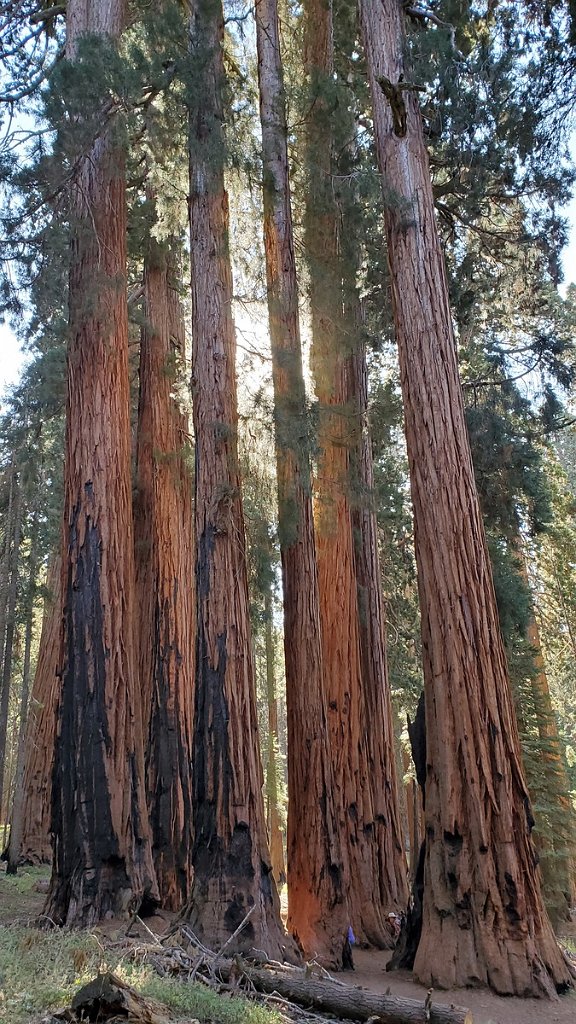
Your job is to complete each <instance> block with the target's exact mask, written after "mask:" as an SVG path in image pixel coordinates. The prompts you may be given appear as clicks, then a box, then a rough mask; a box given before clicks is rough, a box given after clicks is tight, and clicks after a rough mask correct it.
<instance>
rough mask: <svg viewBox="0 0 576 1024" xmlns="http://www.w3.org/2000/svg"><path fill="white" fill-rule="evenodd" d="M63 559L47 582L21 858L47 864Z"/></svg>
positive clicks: (52, 565) (30, 731)
mask: <svg viewBox="0 0 576 1024" xmlns="http://www.w3.org/2000/svg"><path fill="white" fill-rule="evenodd" d="M61 575H62V560H61V557H60V554H58V555H57V556H54V558H53V559H52V561H51V563H50V566H49V569H48V577H47V580H46V586H47V590H48V593H47V596H46V598H45V600H44V614H43V617H42V632H41V634H40V644H39V647H38V660H37V662H36V671H35V673H34V683H33V686H32V700H31V702H30V711H29V714H28V723H27V730H26V753H25V769H24V806H23V824H22V840H21V844H20V861H21V863H23V864H49V863H50V861H51V860H52V840H51V837H50V827H51V816H52V771H53V765H54V740H55V735H56V716H57V708H58V695H59V689H60V679H59V677H58V674H57V673H58V659H59V650H60V629H61V623H62V596H61V595H62V580H61Z"/></svg>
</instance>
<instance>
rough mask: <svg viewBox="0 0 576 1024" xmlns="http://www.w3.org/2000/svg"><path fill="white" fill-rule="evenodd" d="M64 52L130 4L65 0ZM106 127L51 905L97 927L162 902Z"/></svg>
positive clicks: (87, 163) (72, 377)
mask: <svg viewBox="0 0 576 1024" xmlns="http://www.w3.org/2000/svg"><path fill="white" fill-rule="evenodd" d="M66 20H67V56H68V58H69V59H70V60H71V61H72V62H73V63H74V62H75V61H77V60H78V52H77V51H78V47H79V43H80V42H81V40H82V37H83V36H86V35H90V34H91V35H93V36H96V35H97V36H100V38H101V39H102V42H103V43H104V42H105V43H106V44H107V45H113V42H114V41H116V40H117V39H118V38H119V36H120V33H121V31H122V27H123V21H124V2H123V0H98V2H94V3H91V4H86V2H85V0H70V2H69V3H68V6H67V19H66ZM117 138H118V136H117V132H115V131H114V129H113V128H111V127H104V128H103V129H102V133H101V135H100V136H99V137H98V138H97V139H96V141H95V142H94V143H93V144H92V146H91V147H90V150H89V152H88V153H87V154H86V155H85V156H82V157H81V158H80V159H79V166H78V171H77V176H76V178H75V181H74V183H73V185H72V191H71V197H70V199H71V215H72V227H71V230H72V240H71V259H70V282H69V338H70V340H69V346H68V403H67V421H66V464H65V475H64V481H65V483H64V492H65V502H64V509H65V510H64V530H63V568H62V572H63V584H62V585H63V602H64V615H63V630H62V641H61V657H62V676H61V678H62V689H61V697H60V708H59V720H58V736H57V743H56V757H55V766H54V806H53V816H52V826H53V833H54V863H53V871H52V882H51V889H50V893H49V896H48V901H47V907H46V913H47V914H48V916H49V917H51V918H52V919H53V920H54V921H56V922H59V923H63V924H64V923H65V924H67V925H70V926H75V927H86V926H90V925H91V924H93V923H94V922H96V921H99V920H101V919H102V918H104V917H105V916H106V915H107V914H125V913H127V912H129V911H130V910H132V911H133V910H134V909H137V908H138V907H139V906H140V905H141V904H142V902H143V900H144V899H145V898H149V899H150V900H151V901H155V900H157V897H158V890H157V885H156V881H155V877H154V866H153V863H152V854H151V845H150V835H149V828H148V819H147V813H146V801H145V791H144V751H143V745H142V727H141V717H140V707H139V704H138V700H139V696H138V690H139V687H138V683H137V676H136V654H135V646H134V641H135V621H134V540H133V527H132V500H131V499H132V481H131V466H130V445H131V431H130V415H129V414H130V390H129V373H128V316H127V301H126V206H125V193H126V183H125V159H124V152H123V150H122V149H121V148H120V146H119V143H118V141H117Z"/></svg>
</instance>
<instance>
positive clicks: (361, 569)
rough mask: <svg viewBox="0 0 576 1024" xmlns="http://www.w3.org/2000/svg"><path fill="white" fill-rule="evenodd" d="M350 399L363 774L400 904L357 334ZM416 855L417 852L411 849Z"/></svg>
mask: <svg viewBox="0 0 576 1024" xmlns="http://www.w3.org/2000/svg"><path fill="white" fill-rule="evenodd" d="M352 377H353V387H352V394H353V404H354V407H355V411H356V415H357V416H358V420H359V423H358V430H357V435H358V436H357V448H356V452H355V456H356V460H357V465H356V471H357V474H358V483H359V485H360V486H359V491H360V499H359V502H358V503H357V507H356V509H355V510H354V512H353V516H352V523H353V527H354V537H355V541H356V545H355V565H356V583H357V587H358V623H359V630H360V655H361V668H362V681H363V688H364V708H365V725H364V730H365V734H366V741H367V747H368V757H369V762H368V774H369V778H370V781H371V785H372V799H373V803H374V819H375V830H376V839H377V844H376V845H377V854H378V868H379V870H378V880H379V885H380V901H381V904H382V906H384V907H388V908H390V906H392V908H393V909H395V910H398V909H404V907H405V906H406V900H407V898H408V886H407V880H406V855H405V852H404V840H403V835H402V823H401V814H400V806H399V804H400V796H399V789H398V775H397V767H396V765H397V758H396V742H395V736H394V718H393V712H392V699H391V694H390V682H389V677H388V661H387V657H386V613H385V610H384V598H383V594H382V573H381V569H380V556H379V551H378V523H377V519H376V509H375V507H374V465H373V461H372V440H371V437H370V428H369V424H368V367H367V365H366V348H365V345H364V343H363V342H362V341H361V340H360V338H358V341H357V346H356V351H355V353H354V356H353V369H352ZM416 856H417V854H416Z"/></svg>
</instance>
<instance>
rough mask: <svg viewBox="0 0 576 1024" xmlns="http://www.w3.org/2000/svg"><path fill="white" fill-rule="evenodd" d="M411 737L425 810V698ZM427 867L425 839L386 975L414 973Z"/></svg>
mask: <svg viewBox="0 0 576 1024" xmlns="http://www.w3.org/2000/svg"><path fill="white" fill-rule="evenodd" d="M408 736H409V737H410V746H411V748H412V760H413V761H414V767H415V769H416V779H417V781H418V785H419V786H420V789H421V790H422V806H423V807H425V806H426V706H425V702H424V694H423V693H422V694H421V695H420V700H419V701H418V707H417V709H416V717H415V719H414V721H413V722H411V721H410V719H408ZM425 863H426V837H424V840H423V842H422V845H421V846H420V853H419V854H418V864H417V866H416V872H415V875H414V882H413V883H412V892H411V893H410V900H409V903H408V907H407V908H406V914H405V916H404V919H403V921H402V927H401V929H400V935H399V936H398V942H397V943H396V949H395V950H394V954H393V955H392V957H391V959H390V960H389V961H388V963H387V965H386V970H387V971H396V970H400V969H402V968H405V969H406V970H408V971H411V970H412V968H413V967H414V961H415V959H416V953H417V951H418V946H419V945H420V937H421V935H422V907H423V900H424V865H425Z"/></svg>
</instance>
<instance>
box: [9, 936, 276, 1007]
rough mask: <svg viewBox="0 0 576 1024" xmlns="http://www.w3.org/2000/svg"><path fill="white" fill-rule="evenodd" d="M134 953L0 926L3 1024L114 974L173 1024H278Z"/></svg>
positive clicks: (65, 1000)
mask: <svg viewBox="0 0 576 1024" xmlns="http://www.w3.org/2000/svg"><path fill="white" fill-rule="evenodd" d="M131 955H132V954H131V951H129V950H126V949H122V950H115V949H107V948H105V946H104V945H103V942H102V939H101V937H100V936H99V935H98V934H97V933H94V932H66V931H54V930H51V931H40V930H38V929H36V928H24V927H20V926H14V925H8V926H0V1022H1V1024H31V1022H32V1021H36V1020H38V1019H39V1018H40V1017H41V1016H42V1014H43V1013H45V1012H46V1011H48V1010H54V1009H57V1008H59V1007H62V1006H66V1005H69V1004H70V1001H71V999H72V997H73V996H74V994H75V992H77V991H78V989H79V988H81V987H82V985H85V984H86V983H87V982H88V981H91V980H92V978H94V977H95V975H96V974H97V973H98V971H106V970H112V971H114V972H115V973H116V974H118V975H119V976H120V977H121V978H123V979H124V980H125V981H126V982H128V983H129V984H130V985H132V986H133V987H134V988H135V989H136V990H137V991H138V992H140V993H141V994H142V995H144V996H150V997H151V998H153V999H155V1000H157V1001H158V1002H160V1003H163V1004H164V1005H165V1006H166V1007H167V1008H168V1010H169V1011H170V1016H171V1018H172V1019H173V1020H174V1021H184V1020H186V1021H189V1020H191V1019H194V1020H198V1021H200V1022H206V1024H209V1022H214V1024H279V1022H280V1018H279V1016H278V1015H277V1014H275V1013H273V1012H271V1011H269V1010H267V1009H266V1008H265V1007H262V1006H259V1005H257V1004H255V1003H252V1002H249V1001H248V1000H246V999H242V998H240V997H228V996H225V995H218V994H216V993H215V992H211V991H210V990H208V989H206V988H205V987H204V986H202V985H198V984H189V983H188V982H186V981H182V980H179V979H177V978H161V977H160V976H159V975H158V974H157V973H156V972H155V971H154V969H153V968H152V967H151V966H150V965H149V964H147V963H146V962H145V961H142V960H140V961H138V960H134V959H131Z"/></svg>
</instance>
